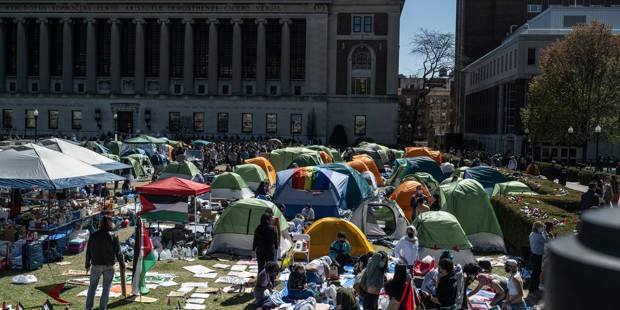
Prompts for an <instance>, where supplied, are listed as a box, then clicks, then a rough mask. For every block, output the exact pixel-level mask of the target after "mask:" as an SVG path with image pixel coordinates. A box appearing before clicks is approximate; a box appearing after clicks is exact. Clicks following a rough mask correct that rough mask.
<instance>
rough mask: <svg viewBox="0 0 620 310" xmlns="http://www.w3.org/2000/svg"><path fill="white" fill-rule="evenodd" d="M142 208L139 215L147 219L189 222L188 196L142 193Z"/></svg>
mask: <svg viewBox="0 0 620 310" xmlns="http://www.w3.org/2000/svg"><path fill="white" fill-rule="evenodd" d="M140 203H141V204H142V210H141V211H140V213H138V216H140V217H142V218H143V219H146V220H153V221H165V222H177V223H187V197H185V196H181V197H175V196H156V195H144V194H141V195H140Z"/></svg>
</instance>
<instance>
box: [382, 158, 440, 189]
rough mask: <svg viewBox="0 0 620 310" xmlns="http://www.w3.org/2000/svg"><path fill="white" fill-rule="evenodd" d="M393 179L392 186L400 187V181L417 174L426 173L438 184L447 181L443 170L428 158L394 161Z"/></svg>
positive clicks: (391, 179) (391, 180)
mask: <svg viewBox="0 0 620 310" xmlns="http://www.w3.org/2000/svg"><path fill="white" fill-rule="evenodd" d="M392 169H393V171H394V173H393V174H392V177H391V178H390V180H389V184H390V185H394V186H395V185H398V183H400V180H401V179H402V178H403V177H405V176H407V175H409V174H414V173H416V172H426V173H428V174H430V175H431V176H432V177H433V178H434V179H435V180H437V182H441V181H443V180H444V179H445V177H444V174H443V172H442V171H441V168H440V167H439V165H438V164H437V162H436V161H435V160H433V159H432V158H430V157H427V156H418V157H408V158H399V159H397V160H395V161H394V165H393V168H392Z"/></svg>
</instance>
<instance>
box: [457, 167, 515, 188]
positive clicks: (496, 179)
mask: <svg viewBox="0 0 620 310" xmlns="http://www.w3.org/2000/svg"><path fill="white" fill-rule="evenodd" d="M463 178H464V179H474V180H476V181H478V183H480V184H481V185H482V187H484V188H485V189H487V192H488V189H491V190H493V188H495V184H497V183H504V182H508V179H507V178H506V177H505V176H504V175H503V174H501V173H500V172H499V171H497V170H496V169H494V168H492V167H489V166H477V167H473V168H469V169H467V170H465V173H464V175H463Z"/></svg>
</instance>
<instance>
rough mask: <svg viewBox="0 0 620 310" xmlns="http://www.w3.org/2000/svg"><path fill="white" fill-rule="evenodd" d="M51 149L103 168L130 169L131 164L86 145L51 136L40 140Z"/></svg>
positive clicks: (106, 169)
mask: <svg viewBox="0 0 620 310" xmlns="http://www.w3.org/2000/svg"><path fill="white" fill-rule="evenodd" d="M39 143H40V144H41V145H43V146H45V147H46V148H48V149H50V150H54V151H57V152H61V153H63V154H65V155H68V156H70V157H73V158H74V159H77V160H79V161H82V162H84V163H87V164H89V165H91V166H95V167H97V168H99V169H101V170H105V171H113V170H121V169H129V168H131V166H129V165H126V164H123V163H119V162H117V161H115V160H112V159H110V158H107V157H105V156H103V155H101V154H98V153H96V152H93V151H91V150H89V149H87V148H85V147H81V146H79V145H76V144H74V143H71V142H69V141H67V140H63V139H58V138H51V139H45V140H42V141H40V142H39Z"/></svg>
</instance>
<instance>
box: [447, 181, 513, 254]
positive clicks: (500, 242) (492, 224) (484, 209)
mask: <svg viewBox="0 0 620 310" xmlns="http://www.w3.org/2000/svg"><path fill="white" fill-rule="evenodd" d="M440 196H441V210H442V211H447V212H450V213H451V214H453V215H454V216H455V217H456V218H457V219H458V221H459V223H460V224H461V226H462V227H463V230H464V231H465V233H466V234H467V238H468V239H469V241H470V242H471V243H472V245H473V246H474V249H475V250H479V251H499V252H506V245H505V244H504V238H503V234H502V229H501V228H500V226H499V222H498V221H497V217H496V216H495V211H493V206H492V205H491V202H490V201H489V197H488V196H487V193H486V192H485V191H484V188H482V185H480V183H478V182H477V181H476V180H472V179H465V180H460V181H458V182H453V183H450V184H446V185H441V186H440Z"/></svg>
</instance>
